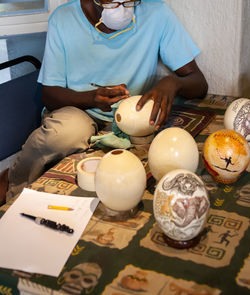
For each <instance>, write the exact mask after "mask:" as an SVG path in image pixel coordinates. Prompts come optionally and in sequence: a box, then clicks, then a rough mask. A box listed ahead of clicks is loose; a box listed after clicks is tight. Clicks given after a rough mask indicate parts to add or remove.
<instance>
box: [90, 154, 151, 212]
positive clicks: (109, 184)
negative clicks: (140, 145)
mask: <svg viewBox="0 0 250 295" xmlns="http://www.w3.org/2000/svg"><path fill="white" fill-rule="evenodd" d="M145 188H146V171H145V169H144V167H143V165H142V163H141V161H140V160H139V158H138V157H137V156H135V155H134V154H133V153H131V152H129V151H127V150H122V149H115V150H112V151H110V152H109V153H107V154H106V155H105V156H103V157H102V159H101V161H100V163H99V165H98V167H97V169H96V174H95V189H96V194H97V196H98V198H99V199H100V201H101V202H102V203H103V204H104V205H105V206H106V207H107V208H109V209H112V210H116V211H127V210H130V209H132V208H134V207H135V206H136V205H137V204H138V203H139V202H140V200H141V198H142V196H143V193H144V190H145Z"/></svg>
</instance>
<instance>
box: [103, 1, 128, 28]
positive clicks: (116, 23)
mask: <svg viewBox="0 0 250 295" xmlns="http://www.w3.org/2000/svg"><path fill="white" fill-rule="evenodd" d="M121 2H124V1H121ZM133 16H134V7H129V8H126V7H123V6H122V5H120V6H118V7H117V8H113V9H105V8H104V9H103V11H102V17H101V19H102V22H103V23H104V24H105V26H106V27H108V28H109V29H111V30H122V29H124V28H126V27H127V26H128V25H129V24H130V22H131V20H132V18H133Z"/></svg>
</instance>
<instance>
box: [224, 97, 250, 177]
mask: <svg viewBox="0 0 250 295" xmlns="http://www.w3.org/2000/svg"><path fill="white" fill-rule="evenodd" d="M224 126H225V128H226V129H233V130H234V131H236V132H239V133H240V134H241V135H243V136H244V137H245V138H246V140H247V142H248V144H249V145H250V99H249V98H239V99H236V100H234V101H233V102H232V103H231V104H230V105H229V107H228V108H227V110H226V112H225V115H224ZM247 171H248V172H250V164H249V166H248V168H247Z"/></svg>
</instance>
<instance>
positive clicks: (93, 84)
mask: <svg viewBox="0 0 250 295" xmlns="http://www.w3.org/2000/svg"><path fill="white" fill-rule="evenodd" d="M89 85H91V86H93V87H96V88H106V89H112V87H109V86H102V85H99V84H95V83H89Z"/></svg>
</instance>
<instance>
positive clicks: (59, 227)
mask: <svg viewBox="0 0 250 295" xmlns="http://www.w3.org/2000/svg"><path fill="white" fill-rule="evenodd" d="M20 214H21V215H22V216H24V217H27V218H29V219H32V220H34V221H35V222H36V223H37V224H41V225H44V226H47V227H49V228H52V229H54V230H59V231H65V232H67V233H69V234H73V232H74V230H73V229H72V228H70V227H69V226H67V225H65V224H60V223H56V222H55V221H52V220H49V219H45V218H42V217H36V216H32V215H29V214H26V213H20Z"/></svg>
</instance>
